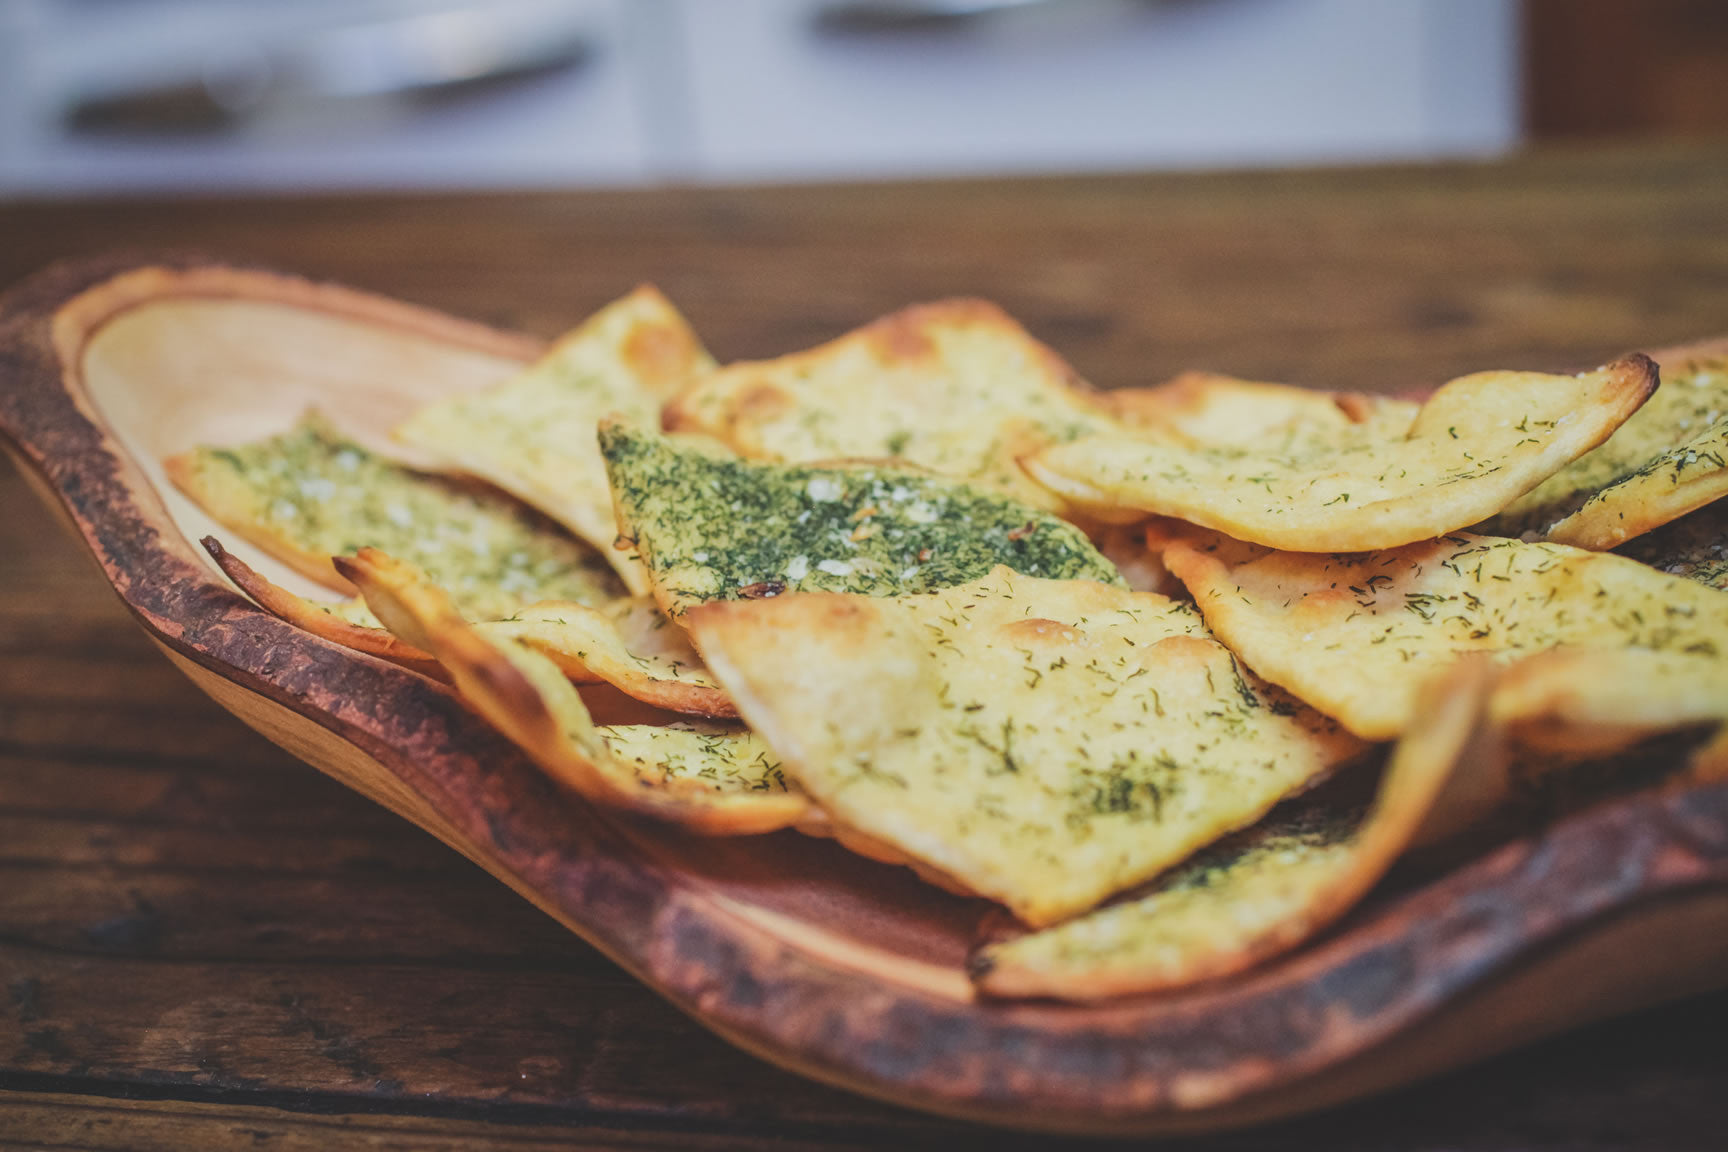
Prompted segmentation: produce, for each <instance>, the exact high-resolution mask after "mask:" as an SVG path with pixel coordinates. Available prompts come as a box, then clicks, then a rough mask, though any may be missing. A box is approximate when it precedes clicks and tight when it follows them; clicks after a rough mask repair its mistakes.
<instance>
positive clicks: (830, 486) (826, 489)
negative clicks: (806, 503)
mask: <svg viewBox="0 0 1728 1152" xmlns="http://www.w3.org/2000/svg"><path fill="white" fill-rule="evenodd" d="M804 490H805V491H806V492H807V493H809V495H810V499H812V500H822V501H828V500H838V499H840V497H841V496H843V495H845V494H846V485H845V484H843V483H842V482H841V481H840V478H839V477H837V476H812V477H810V483H809V484H807V485H805V487H804Z"/></svg>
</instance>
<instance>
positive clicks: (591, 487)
mask: <svg viewBox="0 0 1728 1152" xmlns="http://www.w3.org/2000/svg"><path fill="white" fill-rule="evenodd" d="M713 368H714V361H713V359H712V358H711V357H709V355H708V353H707V352H706V351H705V350H704V349H703V347H702V345H701V342H700V341H698V340H697V338H696V334H695V333H694V332H693V331H691V329H690V326H689V324H688V323H686V322H685V320H684V318H683V317H682V316H680V315H679V314H678V312H677V311H676V310H675V309H674V308H673V307H672V305H671V304H670V303H668V302H667V300H666V298H665V297H664V296H662V295H660V293H659V292H658V291H656V290H655V289H654V288H652V287H648V286H643V287H641V288H638V289H636V291H634V292H632V293H631V294H630V295H628V296H626V297H624V298H623V299H622V300H619V301H617V302H616V303H613V304H610V305H608V306H607V307H605V308H603V309H601V310H600V311H599V312H597V313H595V314H594V315H593V316H592V317H591V318H589V319H588V320H587V321H586V322H585V323H583V324H582V326H581V327H579V328H577V329H576V330H574V331H573V332H571V333H569V334H568V335H566V336H564V337H563V338H562V339H560V340H559V341H558V342H557V343H556V344H554V345H553V346H552V347H551V348H550V349H549V350H548V351H547V352H546V354H545V355H544V356H542V357H541V358H540V359H539V360H537V361H536V362H535V363H534V364H533V365H531V366H530V367H529V368H527V369H526V370H525V371H523V372H522V373H521V374H520V375H518V376H516V377H514V378H513V379H511V380H508V381H505V382H504V383H502V384H498V385H495V386H493V387H490V388H486V389H483V390H481V391H479V392H475V393H472V394H470V395H465V396H454V397H451V398H449V399H446V400H440V401H438V402H437V403H434V404H430V405H428V406H427V407H425V408H422V409H421V410H420V411H419V412H416V413H415V414H414V415H413V416H412V417H410V418H409V419H408V420H407V421H406V422H405V423H403V424H402V425H401V426H400V427H399V428H397V429H396V436H397V438H398V439H400V440H402V441H403V442H404V443H406V444H409V445H412V446H413V448H414V449H415V450H416V451H417V452H418V453H419V454H420V455H422V456H425V457H427V458H428V459H430V460H433V461H435V462H436V463H438V464H439V465H440V466H441V467H443V468H446V469H449V470H451V471H457V472H465V473H467V474H469V475H472V476H478V477H480V478H482V479H484V480H489V481H491V482H492V483H493V484H496V485H498V487H500V488H502V489H504V490H505V491H506V492H511V493H513V494H515V495H516V496H518V497H520V498H521V499H522V500H524V501H526V502H527V503H529V504H531V505H532V506H534V507H535V508H538V509H539V510H540V511H542V512H544V513H545V514H546V515H548V516H550V517H552V519H554V520H556V521H558V522H559V523H560V524H563V525H564V526H565V527H566V528H568V529H569V530H570V531H571V532H573V533H575V534H576V535H577V536H579V537H581V538H582V539H584V540H586V541H588V542H589V543H590V544H592V545H594V546H595V547H596V548H598V549H600V550H601V552H602V554H604V555H605V556H606V557H607V559H608V560H610V561H611V562H612V563H613V564H614V565H615V566H616V568H617V570H618V574H619V575H620V576H621V577H623V579H624V581H625V583H626V584H628V585H629V586H630V590H631V591H632V592H634V593H637V594H641V593H643V592H646V591H647V583H646V580H645V578H644V576H643V574H642V572H641V570H640V568H639V567H637V566H636V564H635V563H634V561H633V560H632V559H631V558H630V557H629V556H628V555H627V554H625V553H621V552H619V551H617V550H616V549H614V548H612V546H611V545H612V537H613V533H614V529H613V524H612V497H611V494H610V493H609V492H608V491H607V488H606V470H605V467H604V466H603V465H602V464H601V462H600V453H599V450H598V448H597V447H596V446H595V443H594V429H595V426H596V425H598V424H599V422H600V420H601V418H602V417H605V416H608V415H613V414H618V415H622V416H624V417H625V418H627V419H631V420H635V421H638V422H641V423H658V421H659V415H660V405H661V404H662V403H663V402H664V401H666V400H667V399H669V398H671V397H672V396H674V395H676V394H677V393H678V392H679V391H681V390H682V389H684V388H685V387H687V386H688V385H689V384H690V383H691V381H693V380H696V379H698V378H699V377H701V376H703V375H705V374H706V373H708V372H710V371H712V370H713Z"/></svg>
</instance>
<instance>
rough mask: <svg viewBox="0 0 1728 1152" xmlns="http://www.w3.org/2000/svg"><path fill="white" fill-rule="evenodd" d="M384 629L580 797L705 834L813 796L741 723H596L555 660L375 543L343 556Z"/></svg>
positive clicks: (788, 822)
mask: <svg viewBox="0 0 1728 1152" xmlns="http://www.w3.org/2000/svg"><path fill="white" fill-rule="evenodd" d="M336 563H337V567H338V568H339V569H340V570H341V572H342V574H343V575H344V576H345V577H346V578H347V579H349V580H351V581H353V582H354V584H355V585H356V586H357V587H358V588H360V590H361V592H362V593H363V594H364V595H365V597H366V602H367V603H368V604H370V605H371V606H372V610H373V611H374V612H375V613H377V615H378V618H379V619H380V620H382V621H383V622H384V624H385V626H386V627H388V628H389V629H390V631H391V632H392V633H394V634H395V635H397V636H398V637H400V638H401V639H402V640H403V641H404V642H406V643H408V644H411V645H413V646H414V647H416V648H418V649H420V650H421V651H425V652H430V653H432V654H433V655H434V656H435V657H437V659H438V661H439V663H441V664H442V665H443V666H444V668H445V670H446V671H447V672H448V673H449V677H450V680H451V681H452V682H453V683H454V684H455V686H456V690H457V692H458V693H459V694H460V695H461V697H462V699H463V700H464V701H465V702H466V703H467V704H468V705H469V706H470V707H472V708H473V709H474V710H475V711H476V712H478V713H479V714H480V715H481V716H482V717H484V718H485V719H486V720H487V721H488V722H490V723H491V724H492V725H493V726H494V727H495V728H497V729H498V730H499V731H500V732H502V733H503V734H504V735H505V736H508V737H509V738H510V739H511V741H513V742H514V743H515V744H516V745H517V746H518V747H520V748H521V749H522V750H523V751H524V752H526V753H527V754H528V755H529V756H530V757H531V758H532V759H533V760H534V762H535V763H536V764H538V765H539V766H540V767H541V768H542V769H544V770H545V771H546V773H547V774H548V775H550V776H551V777H552V778H553V779H555V780H557V781H558V782H559V783H561V784H563V785H565V786H566V787H568V788H570V789H572V790H573V791H575V792H577V793H579V794H580V795H582V796H583V797H585V798H587V799H589V800H592V801H594V802H595V803H598V804H603V805H606V806H608V807H613V808H623V809H627V810H630V811H634V812H640V813H642V814H644V815H648V816H654V817H658V818H660V819H663V820H669V821H673V822H675V823H678V824H682V825H685V826H687V827H689V828H691V829H693V830H695V831H698V832H704V833H708V834H712V835H746V834H752V833H758V832H770V831H773V830H775V829H777V828H786V827H791V826H794V825H796V824H797V823H798V822H799V821H801V820H803V819H806V818H807V817H808V816H809V814H810V811H811V805H810V801H809V799H808V797H807V796H805V795H804V794H803V792H802V791H801V790H799V789H798V787H797V785H796V784H794V783H792V782H791V781H789V780H788V779H787V778H786V776H785V775H784V773H783V772H782V771H781V769H780V766H779V763H778V761H777V760H776V758H775V757H774V756H773V754H772V753H771V752H770V751H769V749H768V746H767V745H766V744H764V743H763V742H762V741H761V740H760V738H758V737H757V736H755V735H754V734H753V733H750V732H748V731H746V730H745V729H743V728H741V727H738V726H725V727H720V726H713V725H706V726H681V727H671V728H666V727H659V726H654V725H634V724H632V725H615V726H596V725H595V724H594V722H593V720H592V718H591V717H590V716H589V714H588V709H587V707H586V706H585V705H584V704H583V703H582V697H581V695H580V694H578V693H577V691H576V688H575V687H574V686H573V685H572V684H571V683H570V681H569V680H568V679H567V678H566V677H565V675H564V672H563V671H562V670H561V669H560V668H559V667H558V665H556V664H555V663H553V662H552V661H551V660H550V659H548V658H547V657H545V656H542V655H541V654H540V653H538V652H535V651H533V650H532V649H530V648H528V647H527V646H526V645H523V644H520V643H518V642H516V641H515V640H512V639H510V638H509V637H507V636H502V635H487V634H486V633H485V632H483V631H482V630H480V629H478V628H475V627H472V626H471V625H469V624H468V623H467V622H466V621H464V620H463V619H462V617H461V614H460V613H458V612H457V610H456V607H455V605H454V603H453V602H452V601H451V600H450V598H449V597H448V596H446V595H445V594H444V593H443V592H442V591H441V590H440V589H438V588H437V587H436V586H435V585H433V584H431V583H430V582H428V581H427V580H426V579H425V577H424V576H423V575H421V574H420V573H417V572H415V571H414V570H413V569H412V568H410V567H409V566H407V565H404V564H401V563H399V562H397V561H393V560H392V559H391V558H390V557H388V556H385V555H383V554H382V553H379V552H377V551H374V550H372V549H361V551H360V552H359V553H358V554H357V555H355V556H353V557H339V558H338V559H337V561H336Z"/></svg>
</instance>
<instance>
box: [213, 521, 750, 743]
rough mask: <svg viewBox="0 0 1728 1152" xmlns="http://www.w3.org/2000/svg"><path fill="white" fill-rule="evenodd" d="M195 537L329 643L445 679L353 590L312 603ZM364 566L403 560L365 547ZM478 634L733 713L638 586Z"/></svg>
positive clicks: (270, 606) (623, 683) (399, 568)
mask: <svg viewBox="0 0 1728 1152" xmlns="http://www.w3.org/2000/svg"><path fill="white" fill-rule="evenodd" d="M204 547H205V549H206V550H207V551H209V553H210V555H211V556H212V557H213V558H214V559H215V560H216V564H217V566H218V567H220V568H221V569H222V571H223V572H224V573H226V574H227V576H228V578H229V579H231V580H233V581H234V583H235V584H237V585H239V587H240V590H241V591H242V592H244V593H246V595H248V596H250V597H251V598H252V599H253V600H254V601H256V602H257V603H258V605H259V607H261V608H263V609H264V610H265V611H267V612H270V613H271V614H273V615H275V616H278V617H280V618H281V619H283V620H286V621H287V622H288V623H290V624H293V625H294V626H296V627H298V628H304V629H305V630H306V631H308V632H310V633H312V634H313V635H315V636H319V637H322V638H323V639H325V640H328V641H330V642H331V643H333V644H340V645H342V647H344V648H351V649H353V650H354V651H356V652H364V653H366V654H367V655H369V656H377V657H379V658H380V659H384V660H388V661H390V662H391V663H393V664H399V665H401V666H402V667H404V668H411V669H413V670H414V671H416V672H419V673H421V674H422V675H426V676H431V677H433V678H435V679H439V680H447V679H449V676H448V675H447V674H446V673H445V671H444V667H443V665H441V664H439V663H438V661H437V660H436V659H434V658H433V657H432V656H431V655H430V654H429V653H426V652H422V651H420V650H419V649H417V648H415V647H413V646H412V645H411V644H408V643H406V642H405V641H403V640H402V639H401V638H400V637H398V636H394V635H392V634H391V633H390V631H389V630H388V629H386V628H385V627H384V626H383V625H382V624H380V623H379V622H378V618H377V617H376V616H374V615H373V614H372V610H371V609H370V608H368V607H367V606H366V601H365V599H364V598H362V597H356V598H354V599H352V600H345V601H340V602H337V603H318V602H316V601H312V600H307V599H305V598H304V597H301V596H296V595H295V594H294V593H292V592H289V591H288V590H287V589H285V588H282V587H280V586H278V585H276V584H273V583H271V582H270V581H269V580H267V579H265V578H264V577H263V576H262V575H260V574H259V573H258V572H257V571H255V570H254V569H253V568H251V567H250V566H249V565H247V564H246V562H245V561H243V560H241V559H240V558H239V557H237V556H235V555H233V554H232V553H230V552H228V551H227V550H226V549H225V548H223V547H222V545H221V544H220V543H218V542H217V541H216V539H215V538H214V537H209V536H207V537H205V539H204ZM372 564H373V567H374V569H376V570H379V571H383V570H389V571H392V572H399V573H401V574H402V575H400V576H399V577H398V578H400V579H408V578H410V576H411V570H410V569H408V568H407V567H405V566H403V565H402V564H401V563H400V562H399V561H397V560H395V559H394V558H392V557H390V556H389V555H388V554H387V553H384V552H380V551H377V550H374V551H373V553H372ZM473 626H474V628H475V629H476V630H477V631H479V632H481V633H483V634H487V635H494V636H504V637H508V638H510V639H511V640H514V641H516V642H517V643H519V644H522V645H525V646H526V647H528V648H530V649H532V650H534V651H536V652H538V653H540V654H541V655H542V656H545V657H546V658H548V659H549V660H551V661H552V662H553V663H554V664H556V665H558V667H559V668H560V669H562V670H563V672H564V674H565V676H567V677H568V678H569V679H571V680H573V681H575V682H576V683H578V684H599V683H605V684H611V685H612V686H613V687H615V688H617V689H618V690H619V691H621V692H623V693H624V694H625V695H627V696H631V697H633V698H634V699H637V700H640V701H642V702H643V703H645V704H652V705H654V706H655V707H656V708H664V709H666V710H667V711H671V712H685V713H693V714H695V715H698V716H715V717H735V716H737V715H738V710H737V709H736V708H734V707H733V706H732V702H731V700H729V699H728V698H727V696H726V693H725V692H723V691H722V690H721V689H720V686H719V685H718V684H716V683H715V682H714V679H713V677H711V676H710V675H709V674H708V670H707V668H706V667H705V666H704V665H703V663H702V657H701V656H700V655H698V654H697V652H696V650H695V649H694V648H692V647H691V646H690V638H689V637H688V636H687V635H686V634H685V632H684V629H682V628H680V627H678V626H677V625H676V624H673V623H672V622H671V621H670V620H668V619H666V617H665V616H664V615H662V614H661V612H660V609H659V608H658V607H657V606H656V605H655V604H654V602H653V601H652V600H650V599H649V598H647V597H645V596H640V597H627V598H621V599H618V600H613V601H610V602H609V603H606V604H604V605H602V606H600V607H599V608H590V607H588V606H587V605H585V604H576V603H572V602H570V601H560V600H542V601H540V602H538V603H536V604H530V605H528V606H527V607H525V608H522V609H520V610H518V611H517V612H515V613H513V614H512V615H510V616H508V617H506V618H504V619H503V620H486V621H479V622H477V623H475V624H474V625H473Z"/></svg>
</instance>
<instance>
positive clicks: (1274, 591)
mask: <svg viewBox="0 0 1728 1152" xmlns="http://www.w3.org/2000/svg"><path fill="white" fill-rule="evenodd" d="M1164 561H1165V563H1166V564H1168V565H1169V567H1170V570H1171V571H1172V572H1174V573H1176V575H1177V576H1178V577H1179V578H1180V579H1181V580H1182V581H1183V583H1184V584H1186V585H1187V586H1188V590H1189V591H1190V592H1191V593H1192V594H1193V595H1194V599H1195V603H1196V604H1197V605H1198V606H1199V608H1200V611H1201V612H1203V613H1204V614H1205V617H1206V622H1207V624H1208V625H1209V626H1210V627H1211V628H1212V630H1213V631H1214V632H1215V633H1217V635H1218V636H1219V638H1220V639H1221V640H1223V641H1224V643H1226V644H1228V645H1229V646H1230V647H1231V649H1232V650H1234V651H1235V652H1236V653H1237V654H1238V655H1239V656H1241V658H1242V660H1243V662H1244V663H1246V664H1247V665H1248V666H1249V667H1250V668H1252V669H1254V671H1255V672H1256V673H1258V674H1259V675H1261V676H1264V677H1265V678H1266V679H1268V680H1270V681H1272V682H1273V683H1275V684H1279V685H1281V686H1283V687H1284V688H1285V689H1287V690H1288V691H1290V692H1291V693H1292V694H1293V695H1295V696H1297V697H1298V698H1300V699H1303V700H1305V701H1307V702H1308V703H1309V704H1311V705H1312V706H1314V707H1315V708H1318V709H1319V710H1320V711H1322V712H1324V713H1326V714H1327V715H1329V716H1333V717H1336V718H1337V719H1338V720H1339V722H1340V723H1342V724H1343V725H1344V726H1345V727H1346V728H1348V729H1349V730H1350V731H1352V732H1354V733H1356V734H1357V735H1358V736H1361V737H1362V738H1364V739H1367V740H1387V739H1392V738H1394V737H1396V736H1397V735H1399V734H1400V733H1402V732H1403V731H1404V730H1405V729H1406V728H1407V727H1408V726H1409V723H1410V719H1411V716H1412V715H1413V709H1414V700H1415V693H1416V690H1417V688H1418V686H1419V685H1420V684H1421V683H1422V681H1424V680H1425V679H1427V678H1428V677H1429V676H1431V675H1433V674H1434V673H1435V672H1436V671H1437V670H1438V669H1439V668H1440V667H1441V666H1442V665H1444V664H1447V663H1449V662H1451V661H1452V660H1453V659H1455V658H1456V657H1457V656H1458V655H1459V654H1460V653H1464V652H1471V651H1485V652H1495V653H1504V654H1506V655H1505V657H1504V658H1505V659H1513V658H1515V657H1516V656H1519V655H1528V654H1531V653H1534V652H1539V651H1544V650H1547V649H1550V648H1557V647H1579V648H1598V649H1620V648H1649V649H1653V650H1656V651H1664V652H1678V653H1689V654H1691V655H1695V656H1701V657H1707V658H1709V659H1712V660H1722V659H1725V658H1728V594H1724V593H1722V592H1717V591H1714V590H1712V589H1709V588H1706V587H1703V586H1702V585H1699V584H1696V583H1693V582H1691V581H1688V580H1684V579H1681V578H1678V577H1674V576H1669V575H1666V574H1664V573H1660V572H1656V571H1654V570H1653V569H1651V568H1649V567H1647V566H1645V565H1643V564H1639V563H1638V562H1636V561H1633V560H1628V559H1626V558H1625V557H1622V556H1614V555H1611V554H1608V553H1601V552H1586V551H1583V550H1581V549H1577V548H1569V547H1566V546H1565V545H1562V544H1547V543H1523V542H1521V541H1517V540H1505V539H1500V538H1497V537H1491V536H1472V535H1468V534H1463V533H1459V534H1455V535H1452V536H1446V537H1443V538H1441V539H1439V540H1431V541H1424V542H1423V543H1420V544H1410V545H1406V546H1404V547H1402V548H1397V549H1390V550H1387V551H1383V552H1373V553H1349V554H1343V555H1320V554H1313V553H1298V552H1275V553H1270V554H1267V555H1263V556H1259V557H1254V556H1252V555H1249V556H1242V555H1231V554H1230V553H1229V550H1223V551H1219V552H1208V551H1206V550H1204V549H1201V548H1198V547H1194V546H1193V545H1190V544H1184V543H1180V542H1178V543H1176V544H1174V545H1173V546H1172V547H1171V548H1169V549H1168V550H1167V551H1166V552H1165V553H1164Z"/></svg>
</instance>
